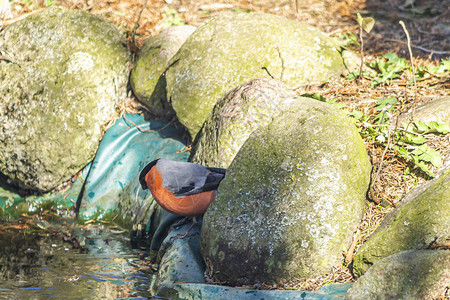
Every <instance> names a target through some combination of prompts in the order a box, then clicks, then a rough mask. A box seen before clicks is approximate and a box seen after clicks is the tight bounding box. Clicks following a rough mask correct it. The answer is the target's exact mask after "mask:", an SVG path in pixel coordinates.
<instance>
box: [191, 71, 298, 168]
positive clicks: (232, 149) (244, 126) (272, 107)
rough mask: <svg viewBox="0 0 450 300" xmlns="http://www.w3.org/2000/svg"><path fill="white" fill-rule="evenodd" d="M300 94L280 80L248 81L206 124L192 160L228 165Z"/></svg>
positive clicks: (222, 102) (227, 97) (220, 104)
mask: <svg viewBox="0 0 450 300" xmlns="http://www.w3.org/2000/svg"><path fill="white" fill-rule="evenodd" d="M296 97H297V96H296V94H295V93H294V92H293V91H291V90H289V89H288V87H287V86H286V85H285V84H284V83H282V82H281V81H278V80H276V79H271V78H260V79H255V80H251V81H249V82H247V83H244V84H242V85H240V86H238V87H237V88H235V89H233V90H231V91H230V92H228V93H227V94H226V95H225V96H224V97H223V98H221V99H220V100H219V101H218V102H217V104H216V106H215V107H214V110H213V111H212V113H211V114H210V115H209V117H208V119H207V120H206V121H205V124H204V125H203V128H202V131H201V132H200V134H199V135H198V141H197V143H196V145H195V147H194V148H195V154H194V155H193V159H192V161H193V162H195V163H199V164H202V165H207V166H211V167H219V168H228V166H229V165H230V164H231V162H232V161H233V158H234V157H235V156H236V153H237V152H238V151H239V149H240V148H241V146H242V144H244V142H245V141H246V140H247V138H248V137H249V136H250V134H251V133H252V132H253V131H255V130H256V129H257V128H259V127H264V126H267V125H268V124H269V123H270V122H272V120H273V118H274V117H275V116H276V115H277V114H278V113H279V112H280V111H281V110H282V108H283V106H286V105H289V104H290V103H293V102H295V101H296Z"/></svg>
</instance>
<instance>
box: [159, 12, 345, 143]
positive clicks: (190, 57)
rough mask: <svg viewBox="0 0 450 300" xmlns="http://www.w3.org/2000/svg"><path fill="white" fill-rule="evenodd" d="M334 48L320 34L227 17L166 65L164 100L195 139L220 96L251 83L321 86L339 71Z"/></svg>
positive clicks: (280, 21)
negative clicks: (271, 80)
mask: <svg viewBox="0 0 450 300" xmlns="http://www.w3.org/2000/svg"><path fill="white" fill-rule="evenodd" d="M338 49H339V47H338V46H337V45H336V43H335V42H334V41H333V40H332V39H331V38H329V37H328V36H326V35H325V34H324V33H323V32H320V31H319V30H317V29H315V28H313V27H311V26H309V25H306V24H302V23H299V22H297V21H294V20H289V19H286V18H284V17H281V16H275V15H269V14H262V13H250V14H247V13H229V14H223V15H220V16H218V17H216V18H213V19H211V20H209V21H208V22H207V23H206V24H205V25H203V26H201V27H199V28H198V29H197V30H196V31H195V32H194V33H193V34H192V35H191V36H190V37H189V38H188V39H187V40H186V42H185V43H184V44H183V46H182V47H181V48H180V50H179V51H178V52H177V54H176V55H175V56H174V57H173V58H172V59H171V64H173V65H172V66H171V67H170V68H169V69H168V70H167V73H166V80H167V92H168V100H169V102H170V103H171V105H172V107H173V108H174V110H175V112H176V113H177V116H178V119H179V120H180V122H181V123H182V124H183V125H185V126H186V127H187V129H188V130H189V133H190V134H191V136H192V138H195V136H196V135H197V133H198V132H199V130H200V129H201V127H202V125H203V122H204V121H205V120H206V118H207V117H208V114H209V113H210V112H211V110H212V109H213V107H214V105H215V104H216V102H217V101H218V99H220V97H222V95H223V94H224V93H226V92H227V91H229V90H230V89H232V88H234V87H236V86H238V85H240V84H242V83H244V82H246V81H249V80H251V79H254V78H260V77H270V76H273V77H274V78H277V79H279V78H281V77H282V80H283V81H285V82H286V83H287V84H288V86H291V87H292V86H298V85H300V84H304V83H311V82H322V81H324V80H326V79H328V78H330V77H332V76H337V75H339V74H341V73H342V71H343V70H344V63H343V59H342V57H341V54H340V52H339V51H338Z"/></svg>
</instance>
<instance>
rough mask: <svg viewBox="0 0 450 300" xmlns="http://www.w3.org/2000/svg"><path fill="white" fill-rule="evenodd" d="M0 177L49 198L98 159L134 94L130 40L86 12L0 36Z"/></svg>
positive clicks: (58, 12) (36, 19) (23, 23)
mask: <svg viewBox="0 0 450 300" xmlns="http://www.w3.org/2000/svg"><path fill="white" fill-rule="evenodd" d="M0 52H1V55H2V56H1V59H0V145H1V146H0V172H1V173H3V174H4V175H6V176H8V177H9V178H10V180H12V182H13V184H15V185H18V186H20V187H21V188H23V189H30V190H38V191H47V190H50V189H52V188H53V187H55V186H57V185H58V184H60V183H62V182H63V181H66V180H68V179H70V177H72V176H73V175H74V174H75V173H77V172H78V171H79V170H80V169H81V168H83V167H84V166H85V165H86V164H87V163H88V162H89V161H90V160H92V158H93V157H94V155H95V152H96V149H97V146H98V142H99V140H100V138H101V135H102V130H101V126H102V125H103V124H104V123H105V122H106V121H107V120H108V119H109V118H111V116H112V114H113V113H114V112H115V110H114V107H115V104H116V103H117V102H118V101H119V100H120V99H121V98H122V97H123V96H125V93H126V83H127V80H128V71H129V60H130V56H129V51H128V50H127V48H126V45H125V41H124V38H123V34H122V33H121V32H120V31H119V30H118V29H117V28H116V27H115V26H114V25H113V24H111V23H109V22H107V21H106V20H105V19H103V18H100V17H97V16H94V15H92V14H89V13H86V12H84V11H81V10H67V9H63V8H58V7H51V8H49V9H46V10H44V11H42V12H40V13H37V14H34V15H31V16H28V17H27V18H25V19H23V20H20V21H17V22H15V23H13V24H11V25H9V26H8V27H6V29H5V30H3V31H2V32H1V33H0Z"/></svg>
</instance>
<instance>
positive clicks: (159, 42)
mask: <svg viewBox="0 0 450 300" xmlns="http://www.w3.org/2000/svg"><path fill="white" fill-rule="evenodd" d="M195 29H196V27H194V26H189V25H185V26H172V27H169V28H167V29H164V30H163V31H161V33H160V34H158V35H157V36H154V37H150V38H149V39H148V40H147V41H146V42H145V43H144V46H143V47H142V49H141V51H140V52H139V58H138V60H137V61H136V64H135V65H134V67H133V70H132V72H131V76H130V84H131V87H132V89H133V92H134V94H135V95H136V97H137V98H138V99H139V101H141V102H142V103H144V104H146V105H147V106H148V107H149V109H150V112H151V113H152V114H153V115H156V116H158V117H163V118H170V117H172V116H173V115H174V113H173V110H172V109H171V107H170V105H169V104H168V102H167V91H166V79H165V77H164V75H163V73H164V71H165V70H166V69H167V67H168V66H169V64H168V63H169V60H170V59H171V58H172V56H173V55H174V54H175V53H177V51H178V49H180V47H181V45H183V43H184V41H186V39H187V38H188V37H189V36H190V35H191V34H192V33H193V32H194V31H195ZM161 75H163V76H161Z"/></svg>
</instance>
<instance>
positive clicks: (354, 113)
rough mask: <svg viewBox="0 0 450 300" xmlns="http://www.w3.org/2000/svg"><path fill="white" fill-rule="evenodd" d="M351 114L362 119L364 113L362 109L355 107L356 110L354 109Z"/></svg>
mask: <svg viewBox="0 0 450 300" xmlns="http://www.w3.org/2000/svg"><path fill="white" fill-rule="evenodd" d="M350 115H351V116H353V117H354V118H356V119H358V120H362V118H363V116H364V113H363V112H362V111H359V110H357V109H355V110H354V111H352V112H351V113H350Z"/></svg>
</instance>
